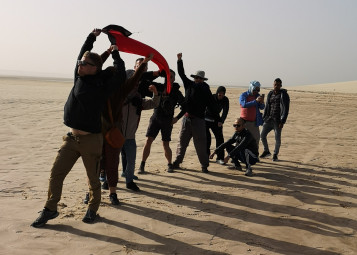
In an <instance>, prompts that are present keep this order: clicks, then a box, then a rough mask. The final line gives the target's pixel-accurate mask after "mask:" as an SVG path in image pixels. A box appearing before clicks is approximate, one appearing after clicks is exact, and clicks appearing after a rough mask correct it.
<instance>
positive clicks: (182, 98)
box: [176, 90, 186, 120]
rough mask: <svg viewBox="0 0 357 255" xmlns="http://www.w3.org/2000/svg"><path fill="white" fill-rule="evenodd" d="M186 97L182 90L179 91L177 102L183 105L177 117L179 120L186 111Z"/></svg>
mask: <svg viewBox="0 0 357 255" xmlns="http://www.w3.org/2000/svg"><path fill="white" fill-rule="evenodd" d="M184 101H185V97H184V96H183V95H182V93H181V91H179V90H178V91H177V102H178V104H179V105H180V106H181V111H180V112H179V114H177V116H176V118H177V119H178V120H179V119H181V117H182V116H183V115H184V114H185V113H186V110H185V105H184Z"/></svg>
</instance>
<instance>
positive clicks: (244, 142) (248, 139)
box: [228, 133, 253, 158]
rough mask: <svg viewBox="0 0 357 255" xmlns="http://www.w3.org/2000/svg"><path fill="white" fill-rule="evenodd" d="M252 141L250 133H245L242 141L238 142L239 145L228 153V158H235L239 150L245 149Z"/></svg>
mask: <svg viewBox="0 0 357 255" xmlns="http://www.w3.org/2000/svg"><path fill="white" fill-rule="evenodd" d="M252 139H253V136H252V135H251V134H250V133H245V135H244V137H243V139H242V140H241V141H240V143H239V144H238V145H237V146H236V147H235V148H234V149H233V150H232V151H231V152H230V153H229V155H228V156H229V157H231V158H232V157H234V156H236V155H237V154H238V153H239V152H240V151H241V150H243V149H245V148H247V146H248V144H249V143H250V142H251V140H252Z"/></svg>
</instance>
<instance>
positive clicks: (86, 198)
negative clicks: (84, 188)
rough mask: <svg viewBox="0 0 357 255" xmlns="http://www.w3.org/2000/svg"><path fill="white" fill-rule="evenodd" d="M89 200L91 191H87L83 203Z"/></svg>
mask: <svg viewBox="0 0 357 255" xmlns="http://www.w3.org/2000/svg"><path fill="white" fill-rule="evenodd" d="M88 202H89V193H88V192H87V193H86V197H85V198H84V199H83V203H85V204H86V205H87V204H88Z"/></svg>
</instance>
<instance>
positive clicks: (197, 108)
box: [177, 60, 222, 122]
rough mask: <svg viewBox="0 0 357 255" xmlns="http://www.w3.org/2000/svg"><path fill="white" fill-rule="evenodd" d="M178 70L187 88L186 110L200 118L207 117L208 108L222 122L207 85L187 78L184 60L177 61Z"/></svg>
mask: <svg viewBox="0 0 357 255" xmlns="http://www.w3.org/2000/svg"><path fill="white" fill-rule="evenodd" d="M177 70H178V74H179V75H180V77H181V79H182V81H183V84H184V87H185V102H184V105H185V109H186V112H187V113H188V114H189V115H191V116H195V117H198V118H201V119H203V118H204V117H205V111H206V107H208V108H209V109H210V111H211V113H212V115H213V117H214V119H215V120H216V121H217V122H221V121H222V120H221V117H219V114H218V109H217V106H216V103H215V101H214V98H213V95H212V92H211V90H210V88H209V86H208V84H207V83H205V82H202V83H195V82H194V81H192V80H190V79H189V78H187V76H186V75H185V70H184V68H183V62H182V60H178V61H177Z"/></svg>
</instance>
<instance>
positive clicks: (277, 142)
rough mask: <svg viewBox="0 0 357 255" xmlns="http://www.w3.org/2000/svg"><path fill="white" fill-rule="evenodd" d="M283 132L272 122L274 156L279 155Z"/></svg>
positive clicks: (277, 124)
mask: <svg viewBox="0 0 357 255" xmlns="http://www.w3.org/2000/svg"><path fill="white" fill-rule="evenodd" d="M282 131H283V129H282V128H279V123H277V122H275V121H274V132H275V149H274V155H278V154H279V150H280V145H281V132H282Z"/></svg>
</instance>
